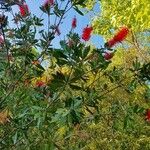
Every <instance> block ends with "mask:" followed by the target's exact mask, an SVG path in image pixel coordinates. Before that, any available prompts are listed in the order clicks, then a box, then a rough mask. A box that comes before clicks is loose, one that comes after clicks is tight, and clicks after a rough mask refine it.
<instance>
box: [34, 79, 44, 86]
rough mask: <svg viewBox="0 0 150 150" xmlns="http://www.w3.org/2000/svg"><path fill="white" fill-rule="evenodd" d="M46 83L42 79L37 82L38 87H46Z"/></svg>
mask: <svg viewBox="0 0 150 150" xmlns="http://www.w3.org/2000/svg"><path fill="white" fill-rule="evenodd" d="M45 85H46V84H45V82H43V81H41V80H39V81H37V82H36V87H44V86H45Z"/></svg>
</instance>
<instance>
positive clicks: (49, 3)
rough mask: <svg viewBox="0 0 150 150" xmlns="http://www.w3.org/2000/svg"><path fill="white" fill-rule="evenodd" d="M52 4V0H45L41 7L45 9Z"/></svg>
mask: <svg viewBox="0 0 150 150" xmlns="http://www.w3.org/2000/svg"><path fill="white" fill-rule="evenodd" d="M53 5H54V0H46V1H45V2H44V4H43V7H44V8H45V9H46V8H48V7H49V6H53Z"/></svg>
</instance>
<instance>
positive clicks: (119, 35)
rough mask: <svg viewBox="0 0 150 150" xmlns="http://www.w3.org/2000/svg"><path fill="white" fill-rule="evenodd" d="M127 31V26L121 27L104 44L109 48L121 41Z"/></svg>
mask: <svg viewBox="0 0 150 150" xmlns="http://www.w3.org/2000/svg"><path fill="white" fill-rule="evenodd" d="M128 33H129V29H128V28H127V27H123V28H122V29H121V30H120V31H119V32H118V33H117V34H116V35H115V36H114V37H113V38H112V39H110V40H109V41H108V42H107V43H106V45H107V46H108V47H109V48H111V47H112V46H114V45H115V44H116V43H118V42H122V41H123V40H124V39H125V38H126V36H127V35H128Z"/></svg>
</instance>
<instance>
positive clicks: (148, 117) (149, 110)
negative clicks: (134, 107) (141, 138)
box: [145, 109, 150, 122]
mask: <svg viewBox="0 0 150 150" xmlns="http://www.w3.org/2000/svg"><path fill="white" fill-rule="evenodd" d="M145 119H146V121H149V122H150V109H147V111H146V117H145Z"/></svg>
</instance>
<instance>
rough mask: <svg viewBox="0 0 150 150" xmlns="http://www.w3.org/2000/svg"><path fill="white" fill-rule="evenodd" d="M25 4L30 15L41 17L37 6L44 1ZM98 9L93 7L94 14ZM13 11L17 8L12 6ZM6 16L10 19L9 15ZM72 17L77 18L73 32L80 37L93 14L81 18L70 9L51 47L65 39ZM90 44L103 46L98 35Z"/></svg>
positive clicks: (37, 0)
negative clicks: (59, 33) (58, 35)
mask: <svg viewBox="0 0 150 150" xmlns="http://www.w3.org/2000/svg"><path fill="white" fill-rule="evenodd" d="M26 2H27V4H28V6H29V9H30V11H31V12H32V13H34V14H36V15H37V16H40V15H41V10H40V9H39V6H41V5H42V4H43V2H44V0H26ZM99 8H100V7H99V5H98V4H96V5H95V7H94V12H95V13H97V12H99V11H100V10H99ZM13 11H14V12H18V7H17V6H13ZM8 16H9V18H10V19H11V16H10V14H9V15H8ZM74 16H76V17H77V28H76V29H75V32H77V33H79V35H81V33H82V30H83V28H84V27H86V26H87V25H89V24H90V18H92V17H93V13H91V12H90V13H87V14H86V15H85V16H81V15H79V14H78V13H77V12H75V11H74V10H73V9H71V10H70V11H69V12H68V13H67V15H66V19H65V20H64V23H63V24H62V25H61V26H60V31H61V35H60V37H57V38H56V39H55V40H54V41H53V45H54V46H55V47H57V46H59V43H58V41H60V39H61V40H63V39H64V38H65V34H66V33H68V31H69V30H70V28H71V22H72V18H73V17H74ZM42 17H43V18H44V20H45V22H44V23H45V24H46V23H47V17H46V15H43V16H42ZM45 28H46V27H45ZM91 42H92V43H93V44H94V45H95V46H96V47H98V48H99V47H101V46H102V45H103V39H102V38H101V37H100V36H99V35H93V36H92V37H91Z"/></svg>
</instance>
